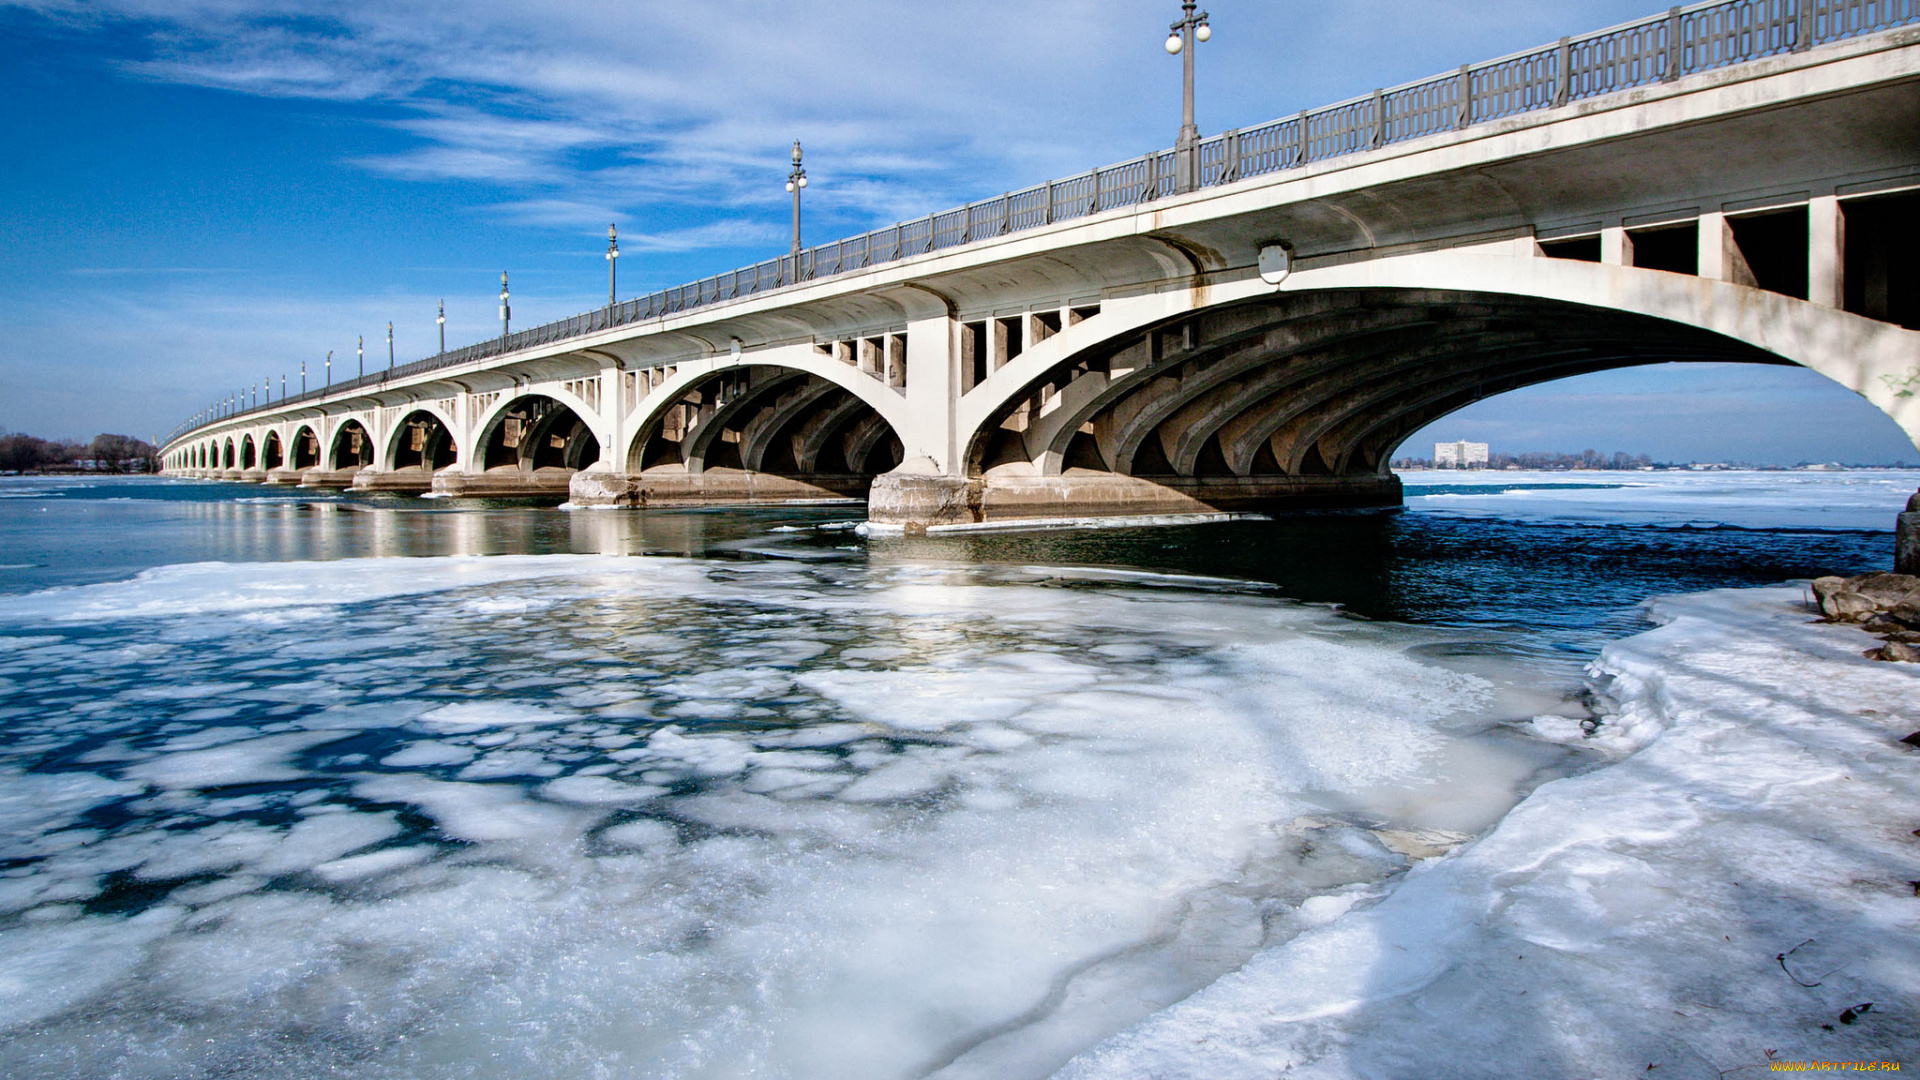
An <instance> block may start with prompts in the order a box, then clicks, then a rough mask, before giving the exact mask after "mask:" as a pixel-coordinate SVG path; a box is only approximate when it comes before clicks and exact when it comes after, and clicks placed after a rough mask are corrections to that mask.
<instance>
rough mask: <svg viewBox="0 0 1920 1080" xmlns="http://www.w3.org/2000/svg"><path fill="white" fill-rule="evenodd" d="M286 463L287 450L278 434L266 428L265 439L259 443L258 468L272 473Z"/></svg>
mask: <svg viewBox="0 0 1920 1080" xmlns="http://www.w3.org/2000/svg"><path fill="white" fill-rule="evenodd" d="M286 463H287V449H286V446H285V445H284V444H283V443H281V441H280V433H279V432H278V431H275V430H273V429H272V428H268V429H267V435H266V438H265V439H263V440H261V443H260V467H261V468H263V469H266V470H268V471H272V470H274V469H278V468H280V467H281V466H282V465H285V464H286Z"/></svg>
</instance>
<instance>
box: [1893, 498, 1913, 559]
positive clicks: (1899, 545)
mask: <svg viewBox="0 0 1920 1080" xmlns="http://www.w3.org/2000/svg"><path fill="white" fill-rule="evenodd" d="M1893 571H1894V573H1896V574H1915V575H1920V491H1916V492H1914V493H1913V497H1912V498H1909V499H1908V500H1907V512H1906V513H1904V514H1901V515H1900V518H1899V523H1898V525H1897V526H1896V527H1895V529H1894V556H1893Z"/></svg>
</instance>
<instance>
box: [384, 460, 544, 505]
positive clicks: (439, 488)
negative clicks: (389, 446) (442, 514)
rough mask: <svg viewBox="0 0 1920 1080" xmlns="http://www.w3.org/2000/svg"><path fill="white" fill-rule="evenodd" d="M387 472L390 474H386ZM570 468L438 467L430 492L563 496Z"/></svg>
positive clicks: (450, 495)
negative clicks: (478, 470)
mask: <svg viewBox="0 0 1920 1080" xmlns="http://www.w3.org/2000/svg"><path fill="white" fill-rule="evenodd" d="M389 475H391V474H389ZM573 476H574V472H573V470H572V469H521V468H517V467H515V466H512V465H504V466H500V467H498V468H492V469H488V470H487V471H486V472H482V473H469V472H461V471H460V470H458V469H456V468H446V469H442V470H440V471H439V472H437V473H434V474H433V479H432V481H431V482H430V485H429V488H430V490H431V492H432V494H434V495H436V496H442V497H446V498H454V497H459V498H468V499H552V498H566V497H567V491H568V487H569V481H571V480H572V479H573Z"/></svg>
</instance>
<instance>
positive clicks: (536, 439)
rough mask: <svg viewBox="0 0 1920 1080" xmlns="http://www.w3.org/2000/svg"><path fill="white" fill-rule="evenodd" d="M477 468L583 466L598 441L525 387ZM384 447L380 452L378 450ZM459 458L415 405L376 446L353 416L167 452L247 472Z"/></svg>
mask: <svg viewBox="0 0 1920 1080" xmlns="http://www.w3.org/2000/svg"><path fill="white" fill-rule="evenodd" d="M481 446H482V450H481V453H480V454H479V455H478V456H479V457H480V458H481V460H482V462H483V468H486V469H497V468H515V469H522V470H526V471H535V470H540V469H566V470H570V471H571V470H579V469H584V468H586V467H587V466H589V465H592V464H593V463H594V462H596V461H598V460H599V459H600V441H599V439H598V438H596V437H595V436H594V435H593V432H592V430H591V429H590V428H589V427H588V426H587V424H586V422H585V421H584V420H582V419H581V418H580V417H579V415H578V414H577V413H575V412H574V411H573V410H572V409H571V408H569V407H567V406H566V405H564V404H562V403H560V402H559V401H556V400H555V399H553V398H551V397H546V396H543V395H529V396H527V397H523V398H520V399H518V400H516V401H514V402H512V403H510V404H509V405H508V407H506V408H505V409H503V410H501V412H500V414H499V415H498V416H496V417H495V418H494V419H493V421H492V423H490V424H489V426H488V429H487V431H486V432H485V433H484V434H483V437H482V441H481ZM383 450H384V452H382V451H383ZM459 460H460V448H459V444H458V442H457V441H456V440H455V438H454V435H453V432H452V431H451V430H450V429H449V428H448V426H447V423H446V421H445V419H444V418H442V417H441V416H439V415H438V414H437V413H435V412H433V411H431V410H428V409H416V410H414V411H413V412H410V413H408V414H407V415H406V416H405V417H403V418H402V419H401V420H400V421H399V423H398V424H396V425H395V427H394V430H393V432H392V433H391V436H390V438H389V439H388V442H387V445H386V446H385V447H384V448H382V447H380V446H379V445H378V444H377V443H376V440H375V439H374V437H373V435H372V434H371V433H370V432H369V431H368V430H367V429H366V427H365V426H364V425H363V424H361V423H360V421H358V420H352V419H349V420H346V421H344V422H342V423H341V424H340V425H339V426H338V427H337V428H336V429H335V430H334V432H333V435H332V438H331V439H330V440H328V442H327V443H326V444H325V446H324V447H323V445H322V443H321V439H320V436H319V434H318V433H317V430H316V428H315V426H314V425H312V424H302V425H300V426H299V427H298V428H296V429H295V430H294V432H293V434H292V436H291V437H290V438H289V439H287V440H284V441H283V440H282V438H281V434H280V432H279V431H274V430H269V431H268V432H266V433H265V434H264V435H263V436H262V437H261V441H260V443H259V444H258V445H256V444H255V441H254V436H253V434H251V433H245V434H241V435H239V436H227V437H225V438H224V439H208V440H205V441H202V442H196V443H194V444H192V445H191V446H188V447H186V448H185V449H181V450H176V451H174V452H173V453H172V454H170V455H169V459H168V464H169V465H170V466H171V467H175V468H182V469H208V470H222V471H240V472H248V471H253V470H255V469H259V470H264V471H268V472H272V471H276V470H287V471H293V472H304V471H306V470H309V469H316V468H317V469H323V470H327V471H346V470H353V469H363V468H370V467H373V466H375V465H376V463H380V462H384V467H385V468H386V469H387V470H390V471H399V470H416V471H423V472H427V473H432V472H437V471H439V470H441V469H444V468H447V467H448V466H451V465H454V464H457V463H458V462H459Z"/></svg>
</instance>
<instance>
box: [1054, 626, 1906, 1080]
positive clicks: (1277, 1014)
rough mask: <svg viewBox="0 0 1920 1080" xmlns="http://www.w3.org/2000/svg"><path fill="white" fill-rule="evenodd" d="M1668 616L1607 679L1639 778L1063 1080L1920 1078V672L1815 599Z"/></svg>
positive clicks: (1504, 838)
mask: <svg viewBox="0 0 1920 1080" xmlns="http://www.w3.org/2000/svg"><path fill="white" fill-rule="evenodd" d="M1650 612H1651V614H1652V615H1653V616H1654V617H1655V619H1656V620H1658V621H1660V622H1661V623H1663V624H1664V625H1663V626H1661V627H1660V628H1658V629H1655V630H1652V631H1649V632H1647V633H1644V634H1641V635H1638V636H1636V637H1632V638H1629V639H1626V640H1624V641H1620V642H1617V643H1615V644H1613V645H1611V646H1609V647H1608V648H1607V649H1606V650H1605V651H1604V652H1603V653H1602V655H1601V657H1600V659H1599V661H1598V662H1597V663H1596V665H1595V667H1596V669H1597V671H1598V673H1600V674H1602V675H1606V676H1611V684H1610V685H1611V695H1612V697H1613V706H1614V711H1613V715H1612V716H1611V717H1610V718H1609V726H1610V727H1611V728H1613V729H1614V734H1613V735H1612V736H1610V738H1611V739H1612V740H1613V741H1614V742H1615V745H1616V748H1618V749H1626V748H1630V747H1631V745H1632V744H1635V743H1644V744H1645V745H1644V746H1643V747H1642V748H1641V749H1639V750H1638V751H1637V752H1636V753H1634V754H1633V755H1632V756H1631V757H1628V758H1627V759H1626V760H1624V761H1622V762H1620V763H1619V764H1616V765H1614V766H1612V767H1609V768H1606V769H1602V770H1599V771H1597V772H1592V773H1588V774H1585V775H1582V776H1578V777H1572V778H1568V779H1563V780H1559V781H1556V782H1553V783H1550V784H1547V785H1545V786H1543V787H1541V788H1540V789H1538V790H1536V791H1535V792H1534V793H1533V794H1532V795H1531V796H1530V797H1529V798H1528V799H1527V800H1526V801H1525V802H1523V803H1522V804H1521V805H1520V806H1519V807H1517V808H1516V809H1515V810H1514V811H1513V812H1512V813H1511V814H1509V815H1508V816H1507V817H1506V818H1505V819H1504V820H1503V821H1502V822H1501V823H1500V824H1499V825H1498V826H1497V827H1496V828H1495V829H1494V830H1493V831H1492V832H1491V833H1490V834H1489V835H1487V836H1486V837H1484V838H1483V839H1481V840H1480V841H1478V842H1477V843H1475V844H1473V845H1471V846H1469V847H1466V848H1463V849H1460V850H1458V851H1456V852H1455V853H1454V854H1453V855H1451V856H1450V857H1447V858H1442V859H1435V860H1430V861H1428V862H1426V863H1423V864H1421V865H1419V866H1418V867H1416V868H1415V869H1414V870H1413V871H1411V872H1410V873H1409V874H1407V875H1406V876H1405V877H1404V878H1402V879H1400V880H1399V881H1398V882H1397V883H1395V884H1394V885H1392V886H1391V887H1389V888H1387V889H1385V890H1380V889H1378V888H1377V887H1369V886H1360V887H1357V888H1356V889H1355V890H1354V895H1355V896H1356V897H1357V898H1359V899H1358V902H1357V903H1356V904H1355V905H1354V908H1353V909H1352V910H1350V911H1347V912H1346V913H1344V914H1342V915H1340V916H1339V917H1337V918H1334V919H1332V920H1331V921H1329V922H1327V923H1326V924H1325V925H1322V926H1320V927H1318V928H1317V929H1314V930H1311V931H1308V932H1307V933H1304V934H1302V935H1300V936H1299V937H1296V938H1294V939H1293V940H1291V941H1289V942H1287V943H1286V944H1284V945H1282V946H1279V947H1276V948H1274V949H1271V950H1269V951H1267V952H1264V953H1262V954H1261V955H1259V956H1257V957H1256V958H1255V959H1254V960H1253V961H1251V962H1250V963H1249V964H1247V965H1246V966H1245V967H1244V968H1243V969H1241V970H1240V971H1238V972H1236V973H1235V974H1233V975H1230V976H1227V977H1226V978H1224V979H1222V980H1220V981H1219V982H1217V983H1215V984H1214V985H1213V986H1211V987H1209V988H1208V989H1206V990H1205V991H1202V992H1201V993H1199V994H1197V995H1195V996H1193V997H1192V998H1189V999H1188V1000H1186V1001H1185V1002H1182V1003H1181V1004H1180V1005H1178V1006H1175V1007H1174V1008H1171V1009H1168V1010H1165V1011H1163V1012H1161V1013H1159V1014H1156V1015H1155V1016H1153V1017H1151V1018H1149V1019H1148V1020H1146V1021H1144V1022H1143V1023H1141V1024H1139V1025H1137V1026H1136V1027H1135V1028H1133V1029H1132V1030H1130V1031H1128V1032H1126V1033H1124V1034H1122V1035H1120V1036H1117V1037H1115V1038H1114V1039H1112V1040H1110V1041H1108V1042H1107V1043H1106V1044H1105V1045H1103V1046H1101V1047H1098V1048H1096V1049H1094V1050H1092V1051H1090V1052H1088V1053H1086V1054H1084V1055H1082V1056H1081V1057H1080V1058H1078V1059H1076V1060H1075V1061H1074V1062H1073V1063H1071V1064H1070V1065H1069V1066H1068V1067H1067V1068H1066V1069H1065V1070H1063V1071H1062V1073H1061V1074H1060V1076H1061V1077H1062V1078H1063V1080H1094V1078H1108V1077H1112V1078H1119V1077H1127V1078H1136V1077H1146V1076H1163V1077H1172V1076H1179V1077H1193V1078H1207V1080H1227V1078H1235V1080H1237V1078H1242V1077H1246V1078H1252V1077H1262V1078H1265V1077H1272V1076H1276V1075H1288V1076H1302V1077H1381V1078H1395V1077H1408V1076H1423V1077H1479V1076H1552V1077H1565V1078H1576V1077H1603V1076H1604V1077H1624V1076H1629V1075H1635V1076H1638V1075H1646V1074H1648V1072H1649V1071H1651V1072H1652V1074H1653V1075H1657V1076H1662V1077H1670V1078H1671V1077H1709V1078H1717V1077H1724V1076H1740V1075H1748V1074H1750V1073H1759V1072H1764V1071H1767V1070H1768V1069H1769V1068H1770V1065H1769V1062H1770V1061H1772V1060H1777V1061H1863V1060H1865V1061H1873V1060H1879V1061H1903V1062H1904V1063H1906V1064H1907V1065H1908V1066H1910V1067H1911V1066H1913V1065H1915V1064H1920V896H1916V892H1917V891H1920V886H1917V885H1916V884H1914V881H1915V879H1920V838H1916V836H1915V835H1914V834H1913V833H1914V830H1915V829H1916V827H1920V748H1914V747H1910V746H1908V745H1904V744H1902V742H1901V741H1900V740H1901V739H1902V738H1903V737H1904V736H1906V735H1908V734H1909V733H1911V732H1913V731H1914V730H1915V729H1916V728H1920V666H1916V665H1907V664H1883V663H1873V662H1871V661H1867V660H1864V659H1863V658H1862V657H1861V655H1860V652H1861V650H1862V649H1863V648H1865V647H1866V646H1868V645H1871V644H1873V641H1872V639H1870V638H1868V637H1867V636H1866V635H1863V634H1862V633H1860V632H1859V631H1858V630H1857V629H1854V628H1851V627H1844V626H1828V625H1817V624H1814V623H1812V622H1811V620H1812V617H1813V616H1812V614H1811V613H1810V611H1809V609H1808V608H1807V606H1806V602H1805V593H1804V592H1803V590H1800V589H1794V588H1776V589H1760V590H1722V591H1717V592H1711V593H1705V594H1699V595H1694V596H1685V597H1677V598H1668V599H1663V600H1658V601H1655V602H1654V603H1653V604H1651V605H1650ZM1548 726H1549V727H1552V726H1553V725H1552V724H1549V725H1548ZM1376 896H1379V897H1380V898H1379V899H1378V900H1377V902H1375V900H1374V899H1373V898H1374V897H1376ZM1329 910H1330V911H1331V910H1332V909H1331V908H1330V909H1329ZM1868 1002H1871V1003H1873V1008H1872V1009H1871V1010H1861V1009H1859V1006H1862V1005H1864V1004H1865V1003H1868ZM1850 1009H1851V1010H1854V1011H1853V1012H1851V1013H1849V1012H1848V1010H1850Z"/></svg>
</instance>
